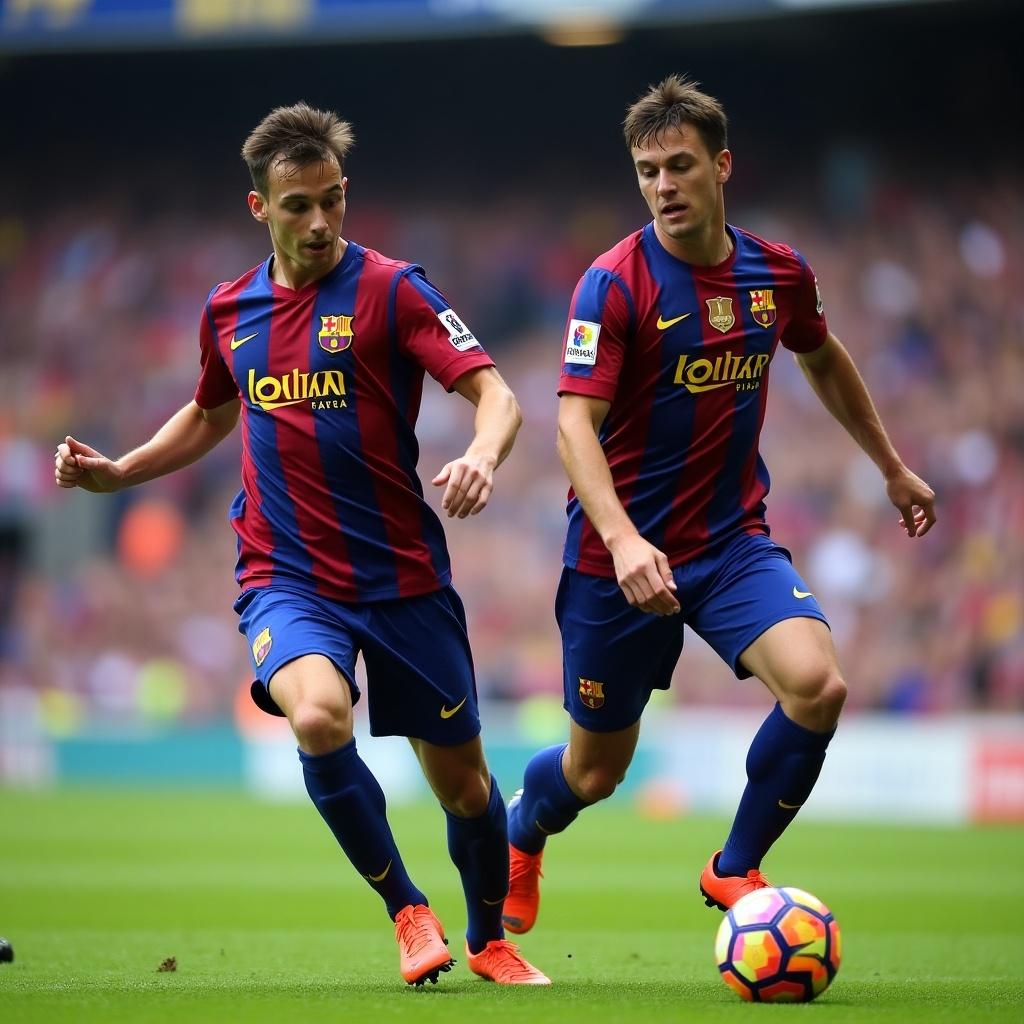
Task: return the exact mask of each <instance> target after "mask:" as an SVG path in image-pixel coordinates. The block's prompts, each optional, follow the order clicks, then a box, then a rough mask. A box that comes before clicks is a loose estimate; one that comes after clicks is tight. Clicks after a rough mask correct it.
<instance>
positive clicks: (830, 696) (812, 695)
mask: <svg viewBox="0 0 1024 1024" xmlns="http://www.w3.org/2000/svg"><path fill="white" fill-rule="evenodd" d="M845 702H846V683H845V681H844V680H843V677H842V676H841V675H840V674H839V672H838V670H836V669H827V670H822V671H821V672H818V673H814V674H813V675H811V676H809V677H807V678H805V679H804V680H802V681H801V683H800V685H799V686H798V687H796V688H795V689H794V691H793V692H791V693H789V694H788V695H787V696H786V698H785V699H784V700H783V701H782V706H783V710H784V711H785V712H786V714H787V715H788V717H789V718H791V719H792V720H793V721H794V722H796V723H797V724H798V725H802V726H804V728H806V729H811V730H813V731H814V732H828V731H829V730H831V729H834V728H835V726H836V723H837V722H838V721H839V714H840V712H841V711H842V710H843V704H844V703H845Z"/></svg>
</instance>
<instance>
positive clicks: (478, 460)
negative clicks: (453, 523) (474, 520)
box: [430, 455, 497, 519]
mask: <svg viewBox="0 0 1024 1024" xmlns="http://www.w3.org/2000/svg"><path fill="white" fill-rule="evenodd" d="M496 465H497V460H496V459H494V458H491V457H490V456H485V455H463V456H462V458H461V459H456V460H455V461H454V462H449V463H448V465H447V466H445V467H444V468H443V469H442V470H441V472H440V473H438V474H437V476H435V477H434V479H433V480H431V481H430V482H431V483H432V484H433V485H434V486H435V487H444V495H443V496H442V498H441V508H443V509H444V510H445V512H447V514H448V518H449V519H451V518H452V517H453V516H458V517H459V519H465V518H466V516H475V515H477V513H479V512H482V511H483V510H484V508H486V506H487V502H488V501H489V500H490V497H491V491H493V490H494V468H495V466H496Z"/></svg>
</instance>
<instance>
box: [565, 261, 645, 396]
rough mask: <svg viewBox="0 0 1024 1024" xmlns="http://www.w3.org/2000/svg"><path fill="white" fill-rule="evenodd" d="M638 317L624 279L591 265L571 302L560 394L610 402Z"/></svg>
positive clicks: (581, 279) (566, 329)
mask: <svg viewBox="0 0 1024 1024" xmlns="http://www.w3.org/2000/svg"><path fill="white" fill-rule="evenodd" d="M634 320H635V317H634V315H633V303H632V298H631V296H630V294H629V291H628V289H627V288H626V285H625V283H624V282H623V280H622V278H620V277H619V276H618V275H617V274H615V273H613V272H612V271H610V270H604V269H602V268H600V267H591V268H590V269H589V270H588V271H587V272H586V273H585V274H584V275H583V277H582V278H580V283H579V284H578V285H577V286H576V291H575V292H574V293H573V297H572V304H571V305H570V307H569V321H568V323H567V324H566V328H565V334H564V336H563V338H562V372H561V376H560V377H559V380H558V393H559V394H560V395H564V394H572V395H589V396H591V397H593V398H602V399H606V400H607V401H609V402H610V401H611V400H612V399H613V398H614V397H615V391H616V388H617V387H618V383H619V372H620V370H621V369H622V360H623V357H624V355H625V352H626V339H627V338H628V337H629V334H630V332H631V331H632V330H633V323H634Z"/></svg>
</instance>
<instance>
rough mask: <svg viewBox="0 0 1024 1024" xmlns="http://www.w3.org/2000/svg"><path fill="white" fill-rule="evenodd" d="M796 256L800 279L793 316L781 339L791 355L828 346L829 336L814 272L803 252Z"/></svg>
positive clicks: (794, 300) (796, 290)
mask: <svg viewBox="0 0 1024 1024" xmlns="http://www.w3.org/2000/svg"><path fill="white" fill-rule="evenodd" d="M793 255H794V256H795V257H796V259H797V260H798V261H799V268H800V276H799V279H798V280H797V284H796V289H795V294H794V299H793V314H792V316H791V317H790V318H789V322H788V323H787V324H786V326H785V328H783V331H782V335H781V337H780V338H779V340H780V341H781V342H782V344H783V345H784V346H785V347H786V348H788V349H789V350H790V351H791V352H813V351H814V350H815V349H816V348H819V347H820V346H821V345H823V344H824V343H825V337H826V335H827V334H828V324H827V323H826V322H825V307H824V305H823V304H822V301H821V290H820V289H819V288H818V279H817V278H816V277H815V276H814V271H813V270H811V268H810V266H809V265H808V263H807V261H806V260H805V259H804V258H803V256H801V255H800V253H798V252H796V251H794V253H793Z"/></svg>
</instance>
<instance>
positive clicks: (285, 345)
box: [195, 242, 493, 602]
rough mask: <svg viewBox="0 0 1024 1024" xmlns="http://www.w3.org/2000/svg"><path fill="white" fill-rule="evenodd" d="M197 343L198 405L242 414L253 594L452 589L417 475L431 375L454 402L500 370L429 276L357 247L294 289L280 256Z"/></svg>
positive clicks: (245, 551) (244, 550)
mask: <svg viewBox="0 0 1024 1024" xmlns="http://www.w3.org/2000/svg"><path fill="white" fill-rule="evenodd" d="M271 258H272V257H271ZM199 334H200V346H201V352H202V369H201V373H200V378H199V384H198V386H197V388H196V394H195V400H196V402H197V404H198V405H199V406H200V407H202V408H204V409H210V408H214V407H216V406H218V405H222V404H223V403H224V402H227V401H229V400H231V399H234V398H239V399H241V403H242V489H241V490H240V491H239V493H238V496H237V497H236V498H235V501H234V502H233V504H232V506H231V525H232V526H233V528H234V530H235V532H236V533H237V535H238V565H237V569H236V577H237V579H238V581H239V584H240V585H241V587H242V589H243V590H245V589H249V588H252V587H265V586H268V585H270V584H278V585H286V586H289V587H292V588H299V589H303V590H311V591H314V592H316V593H317V594H320V595H322V596H324V597H328V598H330V599H332V600H338V601H352V602H354V601H376V600H383V599H388V598H396V597H411V596H414V595H417V594H425V593H430V592H431V591H435V590H438V589H440V588H441V587H444V586H446V585H447V584H448V583H449V581H450V579H451V567H450V562H449V558H448V549H447V546H446V544H445V538H444V531H443V529H442V527H441V523H440V520H439V519H438V517H437V516H436V515H435V513H434V511H433V510H432V509H431V507H430V506H429V505H428V504H427V503H426V501H425V500H424V498H423V488H422V485H421V483H420V480H419V477H418V476H417V473H416V463H417V460H418V458H419V446H418V444H417V441H416V435H415V433H414V427H415V424H416V417H417V414H418V412H419V407H420V396H421V393H422V388H423V375H424V371H426V372H428V373H430V374H431V376H433V377H434V378H435V379H436V380H437V381H438V382H439V383H440V384H441V385H442V386H443V387H445V388H446V389H448V390H449V391H450V390H451V389H452V387H453V385H454V383H455V382H456V381H457V380H458V379H459V377H461V376H462V375H463V374H465V373H467V372H468V371H470V370H474V369H476V368H478V367H484V366H492V365H493V363H492V362H491V360H490V358H489V357H488V356H487V354H486V353H485V352H484V350H483V348H481V346H480V344H479V342H478V341H477V340H476V338H475V337H474V336H473V334H472V332H471V331H470V330H469V329H468V328H467V327H466V326H465V325H464V324H463V323H462V322H461V321H460V320H459V318H458V317H457V316H456V315H455V313H454V312H453V311H452V309H451V308H450V306H449V304H448V301H447V300H446V299H445V298H444V296H443V295H442V294H441V293H440V292H439V291H438V290H437V289H436V288H435V287H434V286H433V285H432V284H431V283H430V282H429V281H428V280H427V278H426V276H425V274H424V273H423V269H422V268H421V267H418V266H415V265H410V264H407V263H402V262H399V261H397V260H391V259H388V258H386V257H384V256H381V255H380V253H377V252H374V251H373V250H371V249H365V248H363V247H362V246H361V245H357V244H356V243H354V242H349V243H348V246H347V248H346V250H345V253H344V255H343V257H342V259H341V261H340V262H339V263H338V265H337V266H336V267H335V268H334V269H333V270H332V271H331V272H330V273H329V274H326V275H325V276H324V277H322V278H320V279H319V280H318V281H314V282H312V283H310V284H308V285H306V286H305V287H303V288H300V289H298V290H293V289H290V288H286V287H283V286H282V285H279V284H277V283H276V282H274V281H273V280H272V279H271V277H270V259H268V260H267V261H265V262H264V263H262V264H260V265H259V266H257V267H254V268H253V269H252V270H250V271H249V272H248V273H246V274H243V275H242V276H241V277H240V278H239V279H238V280H237V281H234V282H232V283H230V284H221V285H218V286H217V287H216V288H214V290H213V291H212V292H211V293H210V297H209V298H208V299H207V302H206V307H205V309H204V311H203V316H202V319H201V321H200V332H199Z"/></svg>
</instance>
